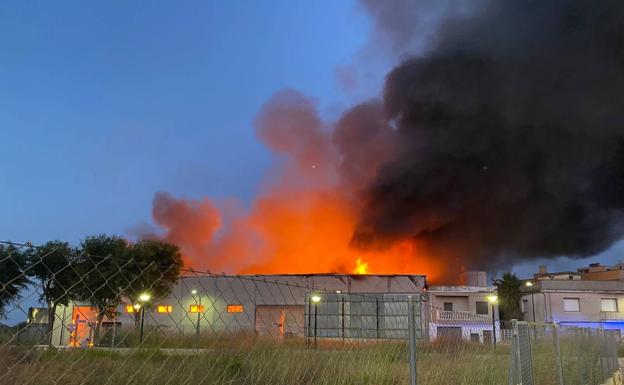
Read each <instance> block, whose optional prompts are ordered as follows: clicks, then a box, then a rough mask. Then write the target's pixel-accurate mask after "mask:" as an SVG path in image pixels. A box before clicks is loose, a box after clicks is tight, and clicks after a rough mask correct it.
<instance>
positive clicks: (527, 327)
mask: <svg viewBox="0 0 624 385" xmlns="http://www.w3.org/2000/svg"><path fill="white" fill-rule="evenodd" d="M513 330H514V335H513V340H512V357H511V365H510V372H509V374H510V380H509V382H510V384H520V383H521V384H528V385H531V384H536V385H542V384H557V385H564V384H565V385H600V384H603V383H604V382H605V381H606V380H608V379H609V378H611V377H612V376H613V374H614V372H615V371H616V370H617V369H618V366H619V365H618V347H619V346H620V345H621V340H620V331H619V330H603V329H592V328H578V327H560V326H557V325H555V324H545V323H533V322H519V321H514V322H513Z"/></svg>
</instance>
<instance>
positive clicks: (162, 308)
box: [156, 305, 173, 313]
mask: <svg viewBox="0 0 624 385" xmlns="http://www.w3.org/2000/svg"><path fill="white" fill-rule="evenodd" d="M172 310H173V306H171V305H158V307H157V308H156V311H157V312H159V313H171V311H172Z"/></svg>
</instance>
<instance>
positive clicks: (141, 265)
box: [124, 240, 182, 302]
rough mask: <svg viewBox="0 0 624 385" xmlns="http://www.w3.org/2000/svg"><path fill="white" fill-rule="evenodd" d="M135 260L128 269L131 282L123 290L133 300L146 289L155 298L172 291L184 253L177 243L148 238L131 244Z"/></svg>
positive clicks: (132, 255)
mask: <svg viewBox="0 0 624 385" xmlns="http://www.w3.org/2000/svg"><path fill="white" fill-rule="evenodd" d="M129 256H130V257H131V259H132V264H131V266H130V267H129V269H128V270H127V274H128V275H130V276H131V278H132V282H131V284H130V285H129V286H128V288H127V289H126V290H124V294H125V295H126V296H127V297H128V298H129V299H130V301H131V302H136V301H137V300H138V297H139V295H140V294H141V293H143V292H148V293H150V295H151V296H152V297H154V299H158V298H163V297H166V296H167V295H169V294H170V293H171V289H172V287H173V285H174V284H175V283H176V282H177V280H178V276H179V274H180V269H181V268H182V255H181V254H180V250H179V249H178V247H177V246H175V245H172V244H169V243H166V242H162V241H157V240H145V241H140V242H137V243H135V244H133V245H131V246H130V249H129Z"/></svg>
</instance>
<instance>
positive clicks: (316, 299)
mask: <svg viewBox="0 0 624 385" xmlns="http://www.w3.org/2000/svg"><path fill="white" fill-rule="evenodd" d="M310 299H311V300H312V302H313V303H314V349H316V325H317V323H316V314H317V313H318V304H319V302H321V296H320V295H318V294H314V295H313V296H312V297H310Z"/></svg>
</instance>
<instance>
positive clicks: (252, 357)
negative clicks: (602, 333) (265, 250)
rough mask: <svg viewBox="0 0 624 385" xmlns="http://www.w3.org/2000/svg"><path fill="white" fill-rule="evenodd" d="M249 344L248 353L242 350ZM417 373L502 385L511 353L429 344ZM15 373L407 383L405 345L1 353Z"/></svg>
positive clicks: (116, 380) (72, 379) (101, 379)
mask: <svg viewBox="0 0 624 385" xmlns="http://www.w3.org/2000/svg"><path fill="white" fill-rule="evenodd" d="M242 346H245V347H244V348H241V347H242ZM419 350H420V351H419V357H418V360H419V361H418V368H419V383H421V384H431V385H437V384H440V385H442V384H444V385H446V384H460V385H461V384H466V385H468V384H484V385H488V384H501V383H503V382H504V381H505V380H506V379H507V365H508V360H509V356H508V348H505V347H499V348H498V349H497V350H496V351H495V350H493V349H492V348H491V347H489V346H488V347H485V346H483V345H471V344H458V345H457V346H454V347H453V348H451V347H450V346H448V345H441V344H438V345H436V344H426V345H425V344H423V345H421V346H420V349H419ZM0 357H2V358H0V360H1V361H2V366H3V367H7V368H9V367H10V368H11V370H9V371H8V372H7V373H6V374H4V376H3V375H2V374H0V376H2V378H0V383H2V384H38V385H39V384H67V385H78V384H90V385H91V384H92V385H96V384H97V385H102V384H111V385H117V384H136V385H139V384H140V385H147V384H153V385H161V384H162V385H164V384H266V385H271V384H327V385H329V384H336V385H338V384H341V385H342V384H344V385H346V384H352V385H356V384H371V385H373V384H375V385H378V384H379V385H381V384H407V383H409V369H408V354H407V347H406V344H405V343H401V342H398V343H397V342H391V343H387V342H385V343H375V344H357V345H350V346H339V344H337V343H330V344H319V346H318V348H317V349H313V348H310V347H308V346H306V344H305V343H298V342H294V343H293V342H290V343H282V344H275V343H265V342H263V341H260V342H256V343H255V344H253V345H240V344H237V346H232V347H231V348H229V349H227V348H224V347H223V346H221V345H219V348H218V349H208V350H203V351H201V352H199V353H193V351H192V350H191V351H190V352H184V353H183V354H176V353H170V352H169V351H167V350H164V349H159V348H145V349H141V350H135V349H127V350H124V349H121V350H118V351H117V350H115V351H111V350H107V349H103V350H93V349H87V350H82V349H76V350H63V351H56V350H49V351H47V350H40V351H37V350H33V349H28V348H26V347H14V348H11V349H10V351H9V350H8V348H5V351H3V352H0Z"/></svg>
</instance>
